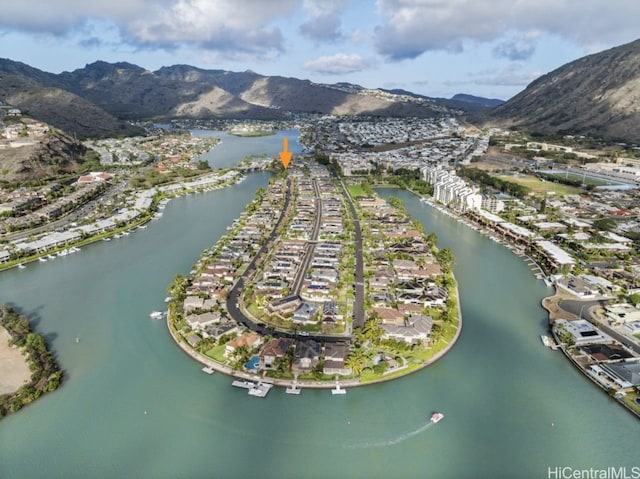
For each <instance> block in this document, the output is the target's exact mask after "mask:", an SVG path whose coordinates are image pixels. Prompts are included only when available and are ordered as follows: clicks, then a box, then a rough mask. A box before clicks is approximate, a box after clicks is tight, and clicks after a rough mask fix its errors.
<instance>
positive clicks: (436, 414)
mask: <svg viewBox="0 0 640 479" xmlns="http://www.w3.org/2000/svg"><path fill="white" fill-rule="evenodd" d="M443 419H444V414H442V413H441V412H434V413H433V414H432V415H431V422H432V423H433V424H437V423H439V422H440V421H442V420H443Z"/></svg>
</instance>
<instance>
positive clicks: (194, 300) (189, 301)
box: [182, 296, 204, 312]
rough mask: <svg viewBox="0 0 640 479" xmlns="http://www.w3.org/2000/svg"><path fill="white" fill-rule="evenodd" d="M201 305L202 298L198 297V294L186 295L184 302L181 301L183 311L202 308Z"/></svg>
mask: <svg viewBox="0 0 640 479" xmlns="http://www.w3.org/2000/svg"><path fill="white" fill-rule="evenodd" d="M203 306H204V298H200V297H198V296H187V297H186V298H185V300H184V302H183V303H182V309H183V310H184V311H185V312H189V311H195V310H197V309H202V308H203Z"/></svg>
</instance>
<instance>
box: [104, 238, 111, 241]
mask: <svg viewBox="0 0 640 479" xmlns="http://www.w3.org/2000/svg"><path fill="white" fill-rule="evenodd" d="M102 241H111V238H102Z"/></svg>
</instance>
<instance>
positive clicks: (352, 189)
mask: <svg viewBox="0 0 640 479" xmlns="http://www.w3.org/2000/svg"><path fill="white" fill-rule="evenodd" d="M347 189H348V190H349V194H350V195H351V197H352V198H354V199H355V198H360V197H361V196H367V195H366V194H365V193H364V190H363V189H362V186H361V185H360V184H357V185H349V186H347Z"/></svg>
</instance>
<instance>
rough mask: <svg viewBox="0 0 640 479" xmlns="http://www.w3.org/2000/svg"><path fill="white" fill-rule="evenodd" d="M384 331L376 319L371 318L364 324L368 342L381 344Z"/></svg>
mask: <svg viewBox="0 0 640 479" xmlns="http://www.w3.org/2000/svg"><path fill="white" fill-rule="evenodd" d="M383 332H384V331H383V330H382V328H381V327H380V326H379V325H378V322H377V320H376V318H373V317H372V318H370V319H368V320H367V322H366V323H364V328H363V333H364V337H365V339H366V340H367V341H371V342H372V343H374V344H377V343H378V342H380V336H382V333H383Z"/></svg>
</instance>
